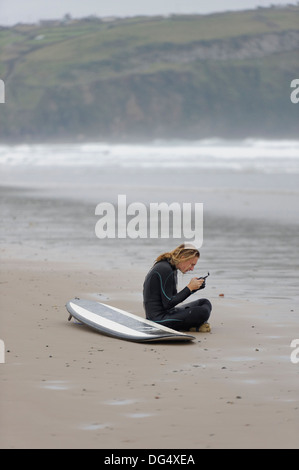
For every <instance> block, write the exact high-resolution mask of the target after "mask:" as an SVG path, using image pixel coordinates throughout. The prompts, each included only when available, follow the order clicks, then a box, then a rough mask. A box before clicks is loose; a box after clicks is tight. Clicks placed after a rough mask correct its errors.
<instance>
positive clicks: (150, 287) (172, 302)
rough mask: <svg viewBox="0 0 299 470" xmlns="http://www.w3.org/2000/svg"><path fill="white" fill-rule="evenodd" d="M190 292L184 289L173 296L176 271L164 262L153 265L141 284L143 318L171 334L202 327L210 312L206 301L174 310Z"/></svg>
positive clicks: (201, 300)
mask: <svg viewBox="0 0 299 470" xmlns="http://www.w3.org/2000/svg"><path fill="white" fill-rule="evenodd" d="M191 294H192V292H191V291H190V289H189V288H188V287H187V286H186V287H184V289H182V290H181V291H180V292H177V269H176V268H175V267H174V266H172V265H171V264H170V263H169V262H168V261H159V262H158V263H156V264H154V266H153V267H152V269H151V270H150V271H149V273H148V274H147V276H146V278H145V281H144V284H143V304H144V309H145V313H146V318H148V319H149V320H153V321H155V322H157V323H161V324H162V325H165V326H168V327H169V328H173V329H175V330H186V331H187V330H189V329H190V328H192V327H200V326H201V325H202V324H203V323H205V322H206V321H207V320H208V319H209V317H210V313H211V310H212V305H211V303H210V301H209V300H207V299H198V300H195V301H194V302H190V303H187V304H184V305H182V306H180V307H176V306H177V305H178V304H179V303H181V302H183V301H184V300H186V299H187V298H188V297H189V296H190V295H191Z"/></svg>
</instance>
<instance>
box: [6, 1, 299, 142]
mask: <svg viewBox="0 0 299 470" xmlns="http://www.w3.org/2000/svg"><path fill="white" fill-rule="evenodd" d="M298 25H299V7H298V6H297V7H295V6H294V7H288V8H281V9H277V8H267V9H257V10H250V11H244V12H237V13H235V12H228V13H222V14H213V15H207V16H206V15H205V16H202V15H183V16H172V17H169V18H164V17H136V18H128V19H115V20H112V21H109V22H108V21H103V20H100V19H98V18H86V19H82V20H70V19H68V20H67V21H48V22H43V23H41V24H39V25H16V26H14V27H11V28H4V27H2V28H1V29H0V53H1V65H0V78H1V79H3V80H4V82H5V91H6V93H5V97H6V103H5V104H1V105H0V113H1V114H0V138H1V140H2V141H24V140H25V141H42V140H70V139H71V140H74V139H75V140H76V139H77V140H86V139H110V140H112V139H113V140H127V139H130V140H134V139H138V140H139V139H147V140H148V139H152V138H192V139H194V138H195V139H198V138H202V137H207V136H219V137H228V138H237V137H246V136H262V137H273V136H275V137H276V138H277V137H280V138H287V137H295V136H297V133H298V122H299V121H298V113H299V104H298V106H296V105H295V104H293V103H291V101H290V93H291V89H290V83H291V81H292V80H293V79H294V78H299V60H298V58H299V26H298Z"/></svg>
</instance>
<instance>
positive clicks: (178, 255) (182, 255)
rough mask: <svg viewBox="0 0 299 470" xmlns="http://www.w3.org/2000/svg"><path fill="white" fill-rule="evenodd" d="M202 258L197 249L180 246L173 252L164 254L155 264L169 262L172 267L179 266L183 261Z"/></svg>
mask: <svg viewBox="0 0 299 470" xmlns="http://www.w3.org/2000/svg"><path fill="white" fill-rule="evenodd" d="M195 256H196V257H198V258H199V257H200V253H199V250H198V249H197V248H195V247H194V246H193V245H191V244H190V245H185V243H183V244H182V245H179V246H178V247H177V248H175V249H174V250H172V251H169V252H166V253H162V254H161V255H160V256H158V258H157V259H156V261H155V263H159V261H168V262H169V263H170V264H171V265H172V266H177V265H178V264H179V263H180V262H181V261H187V260H188V259H191V258H194V257H195Z"/></svg>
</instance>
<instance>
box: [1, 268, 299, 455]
mask: <svg viewBox="0 0 299 470" xmlns="http://www.w3.org/2000/svg"><path fill="white" fill-rule="evenodd" d="M125 274H126V272H125V270H123V271H122V270H120V271H116V270H115V271H110V272H109V271H107V272H103V271H101V272H100V271H95V270H93V271H91V270H88V269H86V267H84V265H82V266H80V265H77V264H74V263H73V264H71V263H70V264H69V265H66V264H65V263H63V264H62V263H61V264H59V263H47V262H32V261H29V262H28V261H27V262H22V263H20V262H19V261H17V260H15V261H14V260H11V261H7V262H6V263H4V264H3V265H2V270H1V284H0V287H1V312H2V314H1V335H2V338H3V339H4V341H5V349H6V352H5V364H1V365H0V371H1V422H2V425H1V438H0V445H1V448H101V449H117V448H119V449H165V448H171V449H202V448H206V449H209V448H211V449H213V448H297V447H298V423H299V403H298V391H299V390H298V388H299V385H298V384H299V381H298V377H299V364H293V363H292V362H291V360H290V353H291V349H290V342H291V340H292V339H293V337H294V334H295V331H296V330H295V327H297V325H295V324H294V322H293V321H291V320H290V319H289V318H288V315H286V318H284V319H282V318H280V313H281V312H279V311H277V312H275V313H276V314H277V317H276V320H275V321H272V322H271V323H269V315H272V316H273V306H268V307H265V305H258V304H254V303H252V302H248V301H244V302H242V301H241V300H240V301H237V302H236V301H233V300H231V299H229V298H227V297H225V296H224V297H219V296H214V298H211V297H210V298H211V300H212V302H213V315H212V319H211V325H212V332H211V333H210V334H203V333H195V335H196V340H195V341H194V342H192V343H191V344H135V343H131V342H126V341H121V340H116V339H113V338H110V337H107V336H103V335H100V334H98V333H95V332H93V331H91V330H89V329H87V328H85V327H83V326H80V325H78V324H75V323H72V322H68V321H67V312H66V310H65V309H64V304H65V302H66V300H68V299H69V298H72V297H74V296H76V295H80V296H82V297H86V298H95V297H96V296H97V295H98V298H99V299H100V298H101V297H103V293H105V295H106V296H108V297H109V299H107V303H110V304H112V305H115V306H118V307H121V308H125V309H128V310H130V311H131V312H133V313H135V314H137V315H142V314H143V311H142V304H141V301H140V299H138V295H136V292H138V289H140V288H141V286H142V282H143V278H142V276H141V274H140V273H139V272H133V271H130V276H126V275H125ZM124 280H125V282H124ZM120 284H121V285H122V290H121V298H120V293H119V292H120V291H119V289H117V288H115V286H117V285H120ZM99 294H101V295H99Z"/></svg>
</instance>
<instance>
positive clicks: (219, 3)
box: [0, 0, 296, 25]
mask: <svg viewBox="0 0 299 470" xmlns="http://www.w3.org/2000/svg"><path fill="white" fill-rule="evenodd" d="M288 3H292V4H295V3H296V2H295V1H292V0H279V1H278V0H277V1H276V0H0V24H1V25H13V24H16V23H18V22H23V23H31V22H37V21H39V20H40V19H56V18H62V17H63V16H64V15H65V14H66V13H69V14H70V15H71V16H72V17H74V18H82V17H84V16H89V15H96V16H120V17H124V16H135V15H139V14H141V15H165V14H169V13H202V14H205V13H210V12H215V11H226V10H245V9H248V8H249V9H252V8H256V7H257V6H263V7H265V6H270V4H282V5H286V4H288Z"/></svg>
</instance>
